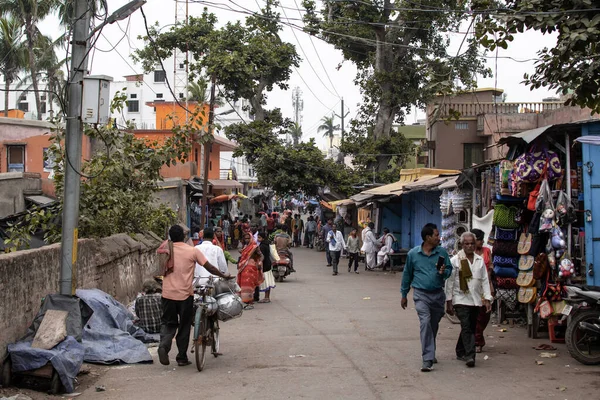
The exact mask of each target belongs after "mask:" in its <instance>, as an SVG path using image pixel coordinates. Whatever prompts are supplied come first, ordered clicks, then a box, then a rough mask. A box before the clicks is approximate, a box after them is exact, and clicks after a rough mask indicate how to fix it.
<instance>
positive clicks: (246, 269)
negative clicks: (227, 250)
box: [237, 239, 262, 303]
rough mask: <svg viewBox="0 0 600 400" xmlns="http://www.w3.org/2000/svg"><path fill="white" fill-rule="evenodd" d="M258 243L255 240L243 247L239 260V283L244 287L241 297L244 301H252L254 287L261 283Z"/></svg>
mask: <svg viewBox="0 0 600 400" xmlns="http://www.w3.org/2000/svg"><path fill="white" fill-rule="evenodd" d="M257 249H258V245H257V244H256V242H254V240H252V239H251V242H250V243H249V244H248V245H247V246H246V247H244V248H243V249H242V254H241V256H240V261H239V262H238V274H237V283H238V285H240V287H241V288H242V292H241V297H242V301H243V302H244V303H252V301H253V299H254V288H255V287H257V286H258V285H260V284H261V281H262V280H261V277H262V273H261V272H260V271H259V269H258V264H257V261H256V260H255V259H254V258H255V255H256V254H255V253H256V250H257Z"/></svg>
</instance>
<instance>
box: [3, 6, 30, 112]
mask: <svg viewBox="0 0 600 400" xmlns="http://www.w3.org/2000/svg"><path fill="white" fill-rule="evenodd" d="M0 54H2V59H0V72H1V73H2V76H3V77H4V88H5V90H6V91H5V92H4V116H5V117H8V108H9V107H8V94H9V90H10V84H11V83H12V82H13V81H14V80H15V79H16V78H17V77H18V75H19V72H21V71H22V70H23V69H24V68H25V67H26V66H27V49H26V47H25V42H24V40H23V29H22V28H21V25H20V24H19V22H18V21H17V20H16V19H14V18H11V17H6V18H0Z"/></svg>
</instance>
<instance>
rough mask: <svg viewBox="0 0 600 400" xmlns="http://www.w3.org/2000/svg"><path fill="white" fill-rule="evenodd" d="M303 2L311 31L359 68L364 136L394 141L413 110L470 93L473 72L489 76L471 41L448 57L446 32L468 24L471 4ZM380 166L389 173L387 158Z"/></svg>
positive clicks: (447, 1)
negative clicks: (396, 126) (458, 92)
mask: <svg viewBox="0 0 600 400" xmlns="http://www.w3.org/2000/svg"><path fill="white" fill-rule="evenodd" d="M302 4H303V6H304V7H305V8H306V9H307V12H306V13H305V14H304V21H305V22H306V24H307V27H306V31H307V32H309V33H310V34H313V35H318V36H319V37H321V38H322V39H324V40H325V41H327V42H328V43H331V44H333V45H334V46H335V48H336V49H339V50H341V51H342V54H343V56H344V58H345V59H346V60H349V61H351V62H353V63H354V64H355V65H356V67H357V69H358V73H357V76H356V79H355V82H356V83H357V84H358V85H359V86H360V88H361V90H362V93H363V104H362V106H361V107H360V110H359V111H360V113H359V116H358V120H359V121H360V122H361V124H360V130H361V131H362V134H363V135H367V133H368V134H369V135H370V137H371V139H372V140H374V141H378V140H382V139H386V138H390V137H391V136H392V135H395V134H396V133H395V132H394V131H393V129H392V124H393V123H395V122H396V123H402V121H403V120H404V117H405V116H406V114H408V113H410V112H411V110H412V107H415V106H416V107H419V108H424V107H425V105H426V104H427V102H428V101H429V100H430V99H431V98H432V97H433V96H434V95H435V94H438V93H447V92H450V91H452V90H454V89H456V87H457V86H461V87H465V88H470V87H473V86H474V85H475V76H476V74H477V73H482V74H486V73H487V72H488V71H487V70H486V69H485V68H484V65H485V64H484V62H483V61H484V60H483V59H482V58H481V57H480V56H479V55H478V53H477V43H476V42H475V41H474V40H471V39H468V40H466V42H467V46H461V50H462V52H461V54H454V55H452V54H449V53H448V51H447V49H448V45H449V34H448V31H456V30H458V28H459V26H460V24H461V22H463V21H464V20H465V19H467V18H469V13H468V7H469V4H468V2H456V1H451V0H431V1H427V2H426V3H423V2H413V1H408V0H360V1H359V0H356V1H353V0H348V1H343V2H340V1H323V2H322V6H321V8H320V9H318V8H317V2H316V1H315V0H303V2H302ZM435 9H448V10H456V11H448V12H437V11H432V10H435ZM465 47H466V48H465ZM377 160H378V162H377V164H378V165H377V167H378V169H379V170H385V169H387V168H388V166H389V161H390V157H384V156H382V157H378V158H377Z"/></svg>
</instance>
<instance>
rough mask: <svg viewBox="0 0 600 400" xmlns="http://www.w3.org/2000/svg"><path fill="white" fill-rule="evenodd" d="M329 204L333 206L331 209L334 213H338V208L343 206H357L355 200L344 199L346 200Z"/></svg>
mask: <svg viewBox="0 0 600 400" xmlns="http://www.w3.org/2000/svg"><path fill="white" fill-rule="evenodd" d="M329 204H331V207H332V208H333V211H336V209H337V208H338V207H341V206H353V205H355V203H354V200H352V199H344V200H336V201H331V202H329Z"/></svg>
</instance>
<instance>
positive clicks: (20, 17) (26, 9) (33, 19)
mask: <svg viewBox="0 0 600 400" xmlns="http://www.w3.org/2000/svg"><path fill="white" fill-rule="evenodd" d="M59 6H60V1H59V0H0V16H11V17H12V18H14V19H16V20H17V21H19V23H20V24H21V26H22V27H23V29H24V30H25V37H26V39H27V40H26V41H27V56H28V69H29V72H30V75H31V82H32V85H33V91H34V95H35V107H36V111H37V119H39V120H41V119H42V114H41V112H40V110H41V100H40V92H39V88H38V65H37V59H36V56H35V48H36V42H37V41H38V38H39V36H40V35H41V33H40V30H39V29H38V23H39V22H40V21H41V20H43V19H44V18H46V17H47V16H48V15H50V14H51V13H52V12H53V11H55V10H57V9H58V7H59Z"/></svg>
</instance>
